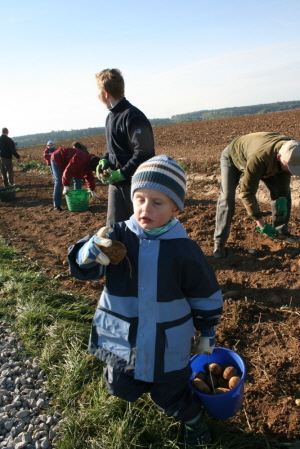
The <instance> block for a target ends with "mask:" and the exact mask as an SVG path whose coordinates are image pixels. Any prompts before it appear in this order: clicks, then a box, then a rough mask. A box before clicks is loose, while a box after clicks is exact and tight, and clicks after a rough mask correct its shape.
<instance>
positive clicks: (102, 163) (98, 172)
mask: <svg viewBox="0 0 300 449" xmlns="http://www.w3.org/2000/svg"><path fill="white" fill-rule="evenodd" d="M108 168H109V161H108V160H107V159H100V161H99V164H98V165H97V168H96V175H97V178H98V179H99V181H102V177H101V175H102V173H103V170H107V169H108Z"/></svg>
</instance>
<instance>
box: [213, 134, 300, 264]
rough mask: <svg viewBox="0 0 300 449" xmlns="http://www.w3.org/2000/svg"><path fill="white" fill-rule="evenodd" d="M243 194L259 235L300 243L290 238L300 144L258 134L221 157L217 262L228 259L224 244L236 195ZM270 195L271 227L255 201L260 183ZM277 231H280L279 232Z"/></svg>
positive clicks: (245, 138)
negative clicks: (292, 197) (237, 191)
mask: <svg viewBox="0 0 300 449" xmlns="http://www.w3.org/2000/svg"><path fill="white" fill-rule="evenodd" d="M241 175H243V177H242V179H241V182H240V194H241V199H242V201H243V203H244V206H245V207H246V209H247V212H248V214H249V215H250V216H251V218H252V219H253V220H254V221H255V222H256V225H257V226H256V228H257V230H258V232H260V233H263V234H265V235H266V236H267V237H269V238H271V239H276V238H278V237H279V236H280V238H281V239H284V240H285V241H287V242H289V243H295V242H297V241H300V239H299V238H298V237H295V236H293V235H291V234H290V232H289V230H288V223H289V219H290V213H291V190H290V182H291V175H298V176H299V175H300V142H298V141H297V140H293V139H292V138H291V137H288V136H284V135H282V134H277V133H268V132H258V133H251V134H246V135H244V136H241V137H237V138H236V139H234V140H233V141H232V142H231V143H230V144H229V145H228V147H226V148H225V149H224V150H223V152H222V155H221V193H220V196H219V199H218V202H217V212H216V225H215V232H214V252H213V256H214V257H215V258H217V259H222V258H224V257H226V252H225V244H226V242H227V240H228V237H229V234H230V225H231V221H232V217H233V215H234V212H235V191H236V188H237V186H238V184H239V181H240V177H241ZM260 181H262V182H263V183H264V184H265V185H266V187H267V189H268V190H269V193H270V198H271V210H272V225H270V224H269V223H267V222H265V221H264V220H263V218H262V214H261V211H260V208H259V205H258V202H257V199H256V193H257V190H258V187H259V182H260ZM276 228H277V229H276Z"/></svg>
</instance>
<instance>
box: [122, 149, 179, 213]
mask: <svg viewBox="0 0 300 449" xmlns="http://www.w3.org/2000/svg"><path fill="white" fill-rule="evenodd" d="M144 187H146V188H149V189H155V190H160V191H161V192H163V193H164V194H166V195H168V196H169V197H170V198H171V199H172V200H173V201H174V203H175V204H176V205H177V206H178V207H179V209H180V210H181V211H182V210H183V207H184V200H185V192H186V176H185V171H184V170H183V168H182V167H180V165H178V164H177V163H176V162H175V161H174V159H172V158H171V157H169V156H165V155H161V156H154V157H152V158H151V159H148V160H147V161H146V162H144V163H143V164H141V165H140V166H139V167H138V168H137V170H136V172H135V173H134V175H133V177H132V182H131V199H133V195H134V192H135V190H136V189H140V188H144Z"/></svg>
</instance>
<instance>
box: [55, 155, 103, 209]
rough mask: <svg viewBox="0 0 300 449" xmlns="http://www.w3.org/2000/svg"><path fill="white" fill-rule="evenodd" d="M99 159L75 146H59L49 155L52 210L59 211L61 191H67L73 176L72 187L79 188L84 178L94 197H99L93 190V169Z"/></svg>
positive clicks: (94, 169) (94, 185)
mask: <svg viewBox="0 0 300 449" xmlns="http://www.w3.org/2000/svg"><path fill="white" fill-rule="evenodd" d="M99 161H100V158H99V157H98V156H95V155H94V154H86V153H84V152H83V151H81V150H78V149H76V148H59V149H58V150H56V151H55V152H54V153H53V154H52V155H51V168H52V172H53V179H54V191H53V205H54V210H55V211H57V212H61V211H62V210H63V209H62V208H61V199H62V193H63V194H66V193H68V191H69V189H70V182H71V179H72V178H73V182H74V189H81V180H82V179H84V181H85V183H86V185H87V187H88V188H89V189H90V190H91V193H92V196H93V197H94V198H99V196H98V195H97V193H96V192H95V188H96V183H95V177H94V173H93V172H94V171H96V168H97V165H98V163H99Z"/></svg>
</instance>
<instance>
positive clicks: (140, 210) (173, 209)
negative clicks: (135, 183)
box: [133, 187, 180, 229]
mask: <svg viewBox="0 0 300 449" xmlns="http://www.w3.org/2000/svg"><path fill="white" fill-rule="evenodd" d="M133 211H134V216H135V218H136V220H137V222H138V223H139V225H140V226H141V227H142V228H143V229H156V228H160V227H161V226H163V225H165V224H166V223H168V221H170V220H171V218H173V217H177V215H178V214H179V212H180V210H179V208H178V207H177V206H176V204H175V203H174V202H173V201H172V200H171V198H169V197H168V196H167V195H166V194H164V193H163V192H161V191H160V190H155V189H149V188H146V187H145V188H141V189H137V190H136V191H135V192H134V195H133Z"/></svg>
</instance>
